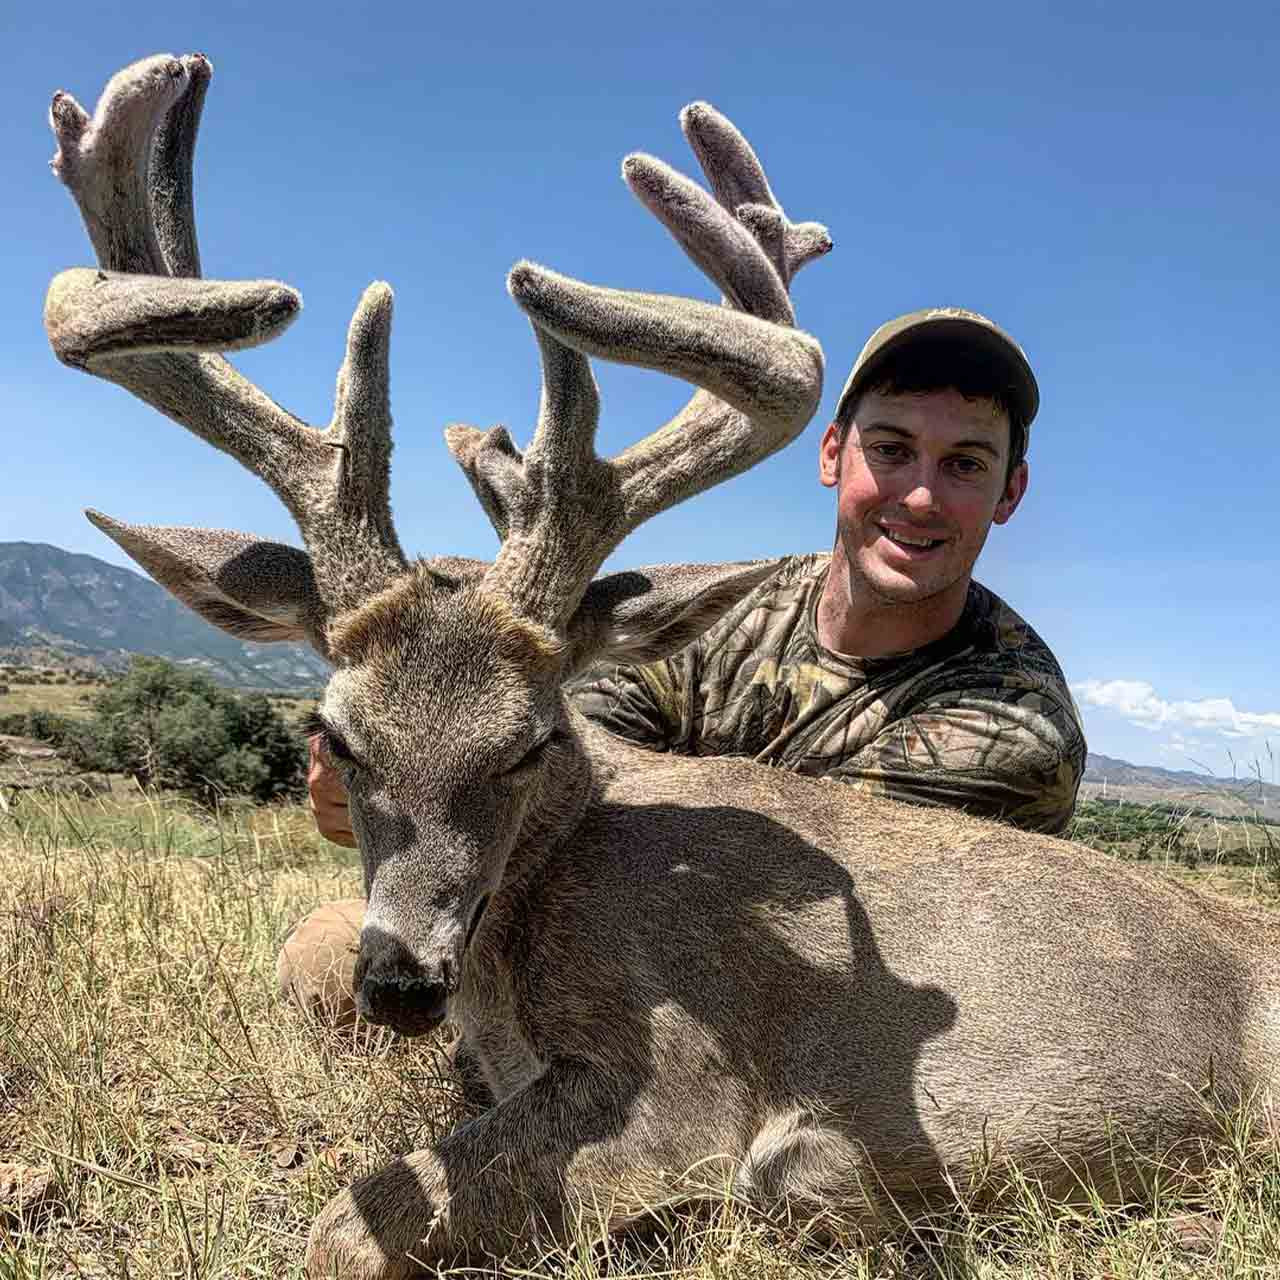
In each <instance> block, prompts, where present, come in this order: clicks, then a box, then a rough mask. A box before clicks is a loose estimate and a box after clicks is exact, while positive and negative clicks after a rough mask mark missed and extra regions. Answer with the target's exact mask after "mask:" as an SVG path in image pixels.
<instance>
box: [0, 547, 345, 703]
mask: <svg viewBox="0 0 1280 1280" xmlns="http://www.w3.org/2000/svg"><path fill="white" fill-rule="evenodd" d="M134 653H146V654H152V655H155V656H157V657H161V658H168V659H169V660H170V661H171V662H178V663H183V664H185V665H190V666H195V667H200V668H202V669H203V670H205V671H207V672H208V673H209V675H211V676H212V677H213V678H214V679H216V680H219V681H221V682H222V683H224V684H229V685H235V686H237V687H239V688H253V689H281V690H298V689H313V688H315V687H316V686H317V685H320V684H323V683H324V682H325V680H327V679H328V675H329V668H328V667H327V666H326V664H325V663H324V662H323V661H322V660H321V659H320V658H319V657H318V656H317V655H316V654H315V653H314V652H313V651H312V650H310V649H308V648H304V647H303V646H301V645H292V644H269V645H267V644H250V643H248V642H246V641H243V640H237V639H236V638H235V637H234V636H230V635H227V634H226V633H225V632H223V631H218V630H217V629H216V628H214V627H211V626H210V625H209V624H208V623H207V622H205V621H204V620H203V619H202V618H200V617H199V616H198V615H197V614H195V613H194V612H192V611H191V610H190V609H188V608H187V607H186V606H185V605H182V604H179V603H178V602H177V601H176V600H175V599H174V598H173V597H172V596H171V595H170V594H169V593H168V592H167V591H165V590H164V588H163V587H159V586H157V585H156V584H155V583H154V582H152V581H151V579H150V578H144V577H143V576H142V575H141V574H138V573H134V572H133V571H132V570H130V569H121V568H118V567H117V566H116V565H113V564H107V563H106V561H105V560H99V559H97V558H96V557H94V556H86V555H76V554H73V553H72V552H70V551H63V550H61V549H60V548H58V547H51V546H49V545H48V544H47V543H42V542H0V660H3V661H7V662H16V663H19V664H27V665H31V664H36V663H39V664H42V665H47V664H54V665H57V664H62V663H68V662H69V663H71V664H73V665H76V666H104V667H114V668H119V667H123V666H125V665H126V664H127V663H128V661H129V656H130V654H134Z"/></svg>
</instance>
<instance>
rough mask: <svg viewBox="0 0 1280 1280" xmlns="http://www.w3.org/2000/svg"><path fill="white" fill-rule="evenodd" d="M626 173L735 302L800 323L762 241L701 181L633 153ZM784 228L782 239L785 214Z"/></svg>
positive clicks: (629, 182) (762, 314)
mask: <svg viewBox="0 0 1280 1280" xmlns="http://www.w3.org/2000/svg"><path fill="white" fill-rule="evenodd" d="M622 176H623V177H624V178H625V179H626V181H627V186H629V187H630V188H631V190H632V192H633V193H634V194H635V195H636V197H637V198H638V199H639V200H640V202H641V203H642V204H643V205H644V206H645V208H646V209H648V210H649V212H650V213H652V214H653V215H654V216H655V217H656V218H657V219H658V220H659V221H660V222H661V223H662V225H663V226H665V227H666V228H667V230H668V231H669V232H670V233H671V235H672V237H673V238H674V239H675V240H676V242H677V243H678V244H679V245H680V247H681V248H682V249H683V250H684V251H685V253H687V254H688V255H689V257H690V258H692V259H693V261H694V263H695V264H696V265H697V266H698V267H699V268H701V270H702V271H703V272H704V273H705V274H706V275H707V276H708V277H709V278H710V279H711V280H713V281H714V282H715V283H716V284H717V285H718V286H719V287H720V289H721V290H722V291H723V293H724V295H725V297H726V298H727V299H728V300H729V303H730V304H731V305H732V306H735V307H737V308H738V309H739V310H741V311H746V312H748V313H749V314H751V315H753V316H760V317H762V318H763V319H765V320H773V321H776V322H777V323H778V324H794V323H795V318H796V317H795V312H794V311H793V310H792V307H791V299H790V298H789V297H787V289H786V285H785V284H784V283H783V281H782V277H781V275H780V274H779V273H778V270H777V268H776V267H775V266H774V264H773V262H771V261H770V259H769V257H768V255H767V254H766V252H765V250H764V249H763V248H762V247H761V244H760V242H759V241H758V240H757V238H756V237H755V236H754V235H753V234H752V231H751V230H750V229H748V228H747V227H746V226H744V225H743V224H742V223H741V222H739V221H738V219H737V218H735V217H734V216H733V214H732V213H730V212H729V211H728V210H726V209H723V208H722V207H721V206H720V205H719V204H717V203H716V201H715V200H713V199H712V198H711V196H710V195H708V194H707V192H705V191H704V190H703V189H702V188H701V187H700V186H698V184H697V183H696V182H691V181H690V180H689V179H688V178H686V177H684V176H683V175H682V174H679V173H677V172H676V171H675V170H674V169H672V168H671V167H670V166H669V165H665V164H663V163H662V161H661V160H655V159H654V158H653V157H652V156H645V155H633V156H628V157H627V158H626V160H625V161H624V162H623V165H622ZM754 207H757V208H759V207H761V206H754ZM778 231H779V234H778V235H777V236H776V237H775V239H778V240H779V241H780V239H781V236H780V232H781V215H779V217H778Z"/></svg>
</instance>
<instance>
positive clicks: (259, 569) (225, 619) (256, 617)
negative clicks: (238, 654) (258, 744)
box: [85, 511, 329, 659]
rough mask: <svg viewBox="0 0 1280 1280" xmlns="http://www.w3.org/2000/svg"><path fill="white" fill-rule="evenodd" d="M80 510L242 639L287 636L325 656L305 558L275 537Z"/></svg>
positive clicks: (186, 600) (320, 611)
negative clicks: (271, 539)
mask: <svg viewBox="0 0 1280 1280" xmlns="http://www.w3.org/2000/svg"><path fill="white" fill-rule="evenodd" d="M85 515H86V516H88V517H89V519H90V521H91V522H92V523H93V524H94V525H96V526H97V527H98V528H99V529H101V530H102V532H103V533H105V534H106V535H107V537H109V538H111V539H112V540H113V541H114V542H115V543H116V544H117V545H118V546H119V547H120V548H121V549H122V550H123V551H124V552H125V553H126V554H127V555H129V556H130V557H132V559H134V560H136V561H137V562H138V564H140V565H141V566H142V567H143V568H144V569H145V570H146V571H147V572H148V573H149V574H150V575H151V576H152V577H153V578H154V579H155V580H156V581H157V582H158V583H159V584H160V585H161V586H162V587H164V588H165V589H166V590H168V591H169V592H170V594H171V595H174V596H177V598H178V599H179V600H181V601H182V603H183V604H185V605H187V606H188V607H189V608H192V609H194V610H195V611H196V612H197V613H198V614H199V615H200V616H201V617H202V618H203V619H204V620H205V621H206V622H211V623H213V625H214V626H215V627H219V628H221V629H222V630H223V631H228V632H230V633H231V634H232V635H233V636H238V637H239V638H240V639H242V640H256V641H259V642H265V641H272V640H292V641H296V642H301V643H306V644H310V645H311V646H312V648H314V649H315V650H317V652H319V654H320V655H321V656H322V657H324V658H326V659H327V658H328V656H329V655H328V652H327V650H326V648H325V637H324V630H325V621H326V615H325V611H324V607H323V605H322V604H321V602H320V597H319V595H318V594H317V593H316V583H315V575H314V574H313V573H312V570H311V558H310V556H308V555H307V553H306V552H305V551H299V550H298V549H297V548H296V547H290V546H286V545H285V544H284V543H282V542H266V541H264V540H263V539H261V538H255V537H253V536H252V535H251V534H247V533H232V532H231V531H229V530H227V529H190V528H184V527H181V526H178V525H138V524H125V523H124V522H123V521H121V520H113V519H112V518H111V517H110V516H105V515H103V514H102V512H100V511H86V512H85Z"/></svg>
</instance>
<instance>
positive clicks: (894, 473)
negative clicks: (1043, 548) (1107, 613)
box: [820, 391, 1027, 604]
mask: <svg viewBox="0 0 1280 1280" xmlns="http://www.w3.org/2000/svg"><path fill="white" fill-rule="evenodd" d="M1008 461H1009V418H1008V415H1007V414H1006V413H1005V412H1004V411H1003V410H1002V409H998V408H997V407H996V406H995V404H994V403H993V402H992V401H990V400H966V399H965V398H964V396H962V395H961V394H960V393H959V392H958V391H933V392H928V393H925V394H906V395H890V394H885V393H882V392H877V391H868V392H866V393H865V394H864V395H863V396H862V399H861V401H860V402H859V404H858V407H857V411H856V413H855V414H854V421H853V424H852V425H851V426H850V428H849V431H848V434H847V435H846V436H845V439H844V442H843V444H842V443H841V442H840V439H839V433H838V430H837V428H836V425H835V423H832V424H831V426H829V427H828V428H827V431H826V434H825V435H824V436H823V438H822V445H821V455H820V476H821V480H822V483H823V484H824V485H826V486H828V487H830V488H835V489H836V492H837V503H836V511H837V517H836V531H837V538H838V540H839V546H840V548H842V549H843V553H844V557H845V559H846V560H847V562H848V573H849V577H850V586H851V587H852V588H853V589H854V590H855V591H857V590H858V588H859V587H861V588H863V589H864V590H866V591H869V592H870V593H871V594H872V595H873V596H875V597H876V598H877V599H879V600H880V601H882V602H884V603H895V604H916V603H920V602H922V601H925V600H928V599H930V598H931V597H933V596H936V595H939V594H940V593H943V592H946V591H947V590H948V588H955V589H956V590H957V591H958V590H961V589H964V590H967V589H968V583H969V575H970V573H971V572H972V569H973V564H974V561H975V560H977V558H978V553H979V552H980V551H981V550H982V546H983V543H984V542H985V541H986V539H987V531H988V530H989V529H990V528H991V525H992V524H993V523H994V524H1004V522H1005V521H1006V520H1008V519H1009V517H1010V516H1011V515H1012V514H1013V512H1014V509H1015V508H1016V507H1017V505H1018V503H1019V502H1020V501H1021V499H1022V495H1023V493H1024V492H1025V490H1026V487H1027V464H1026V463H1025V462H1022V463H1020V464H1019V465H1018V466H1017V467H1015V468H1014V471H1013V475H1012V476H1010V477H1009V480H1008V482H1007V483H1006V481H1005V472H1006V470H1007V468H1008Z"/></svg>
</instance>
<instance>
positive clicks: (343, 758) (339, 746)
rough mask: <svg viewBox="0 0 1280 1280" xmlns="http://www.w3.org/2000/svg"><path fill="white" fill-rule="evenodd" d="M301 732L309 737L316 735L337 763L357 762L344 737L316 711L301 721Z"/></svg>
mask: <svg viewBox="0 0 1280 1280" xmlns="http://www.w3.org/2000/svg"><path fill="white" fill-rule="evenodd" d="M303 732H304V733H305V734H306V735H307V737H309V738H310V737H318V738H319V739H320V744H321V746H322V747H323V748H324V750H325V752H326V753H327V754H328V755H330V756H332V757H333V759H334V760H336V761H337V762H338V763H339V764H356V763H358V762H357V760H356V757H355V754H354V753H353V752H352V750H351V748H350V747H349V746H347V742H346V739H345V738H344V737H343V736H342V735H341V734H340V733H338V731H337V730H336V729H334V727H333V726H332V725H331V724H330V723H329V722H328V721H327V720H325V719H323V718H322V717H321V716H320V714H319V713H318V712H315V711H313V712H311V714H310V715H308V716H307V718H306V719H305V720H304V721H303Z"/></svg>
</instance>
